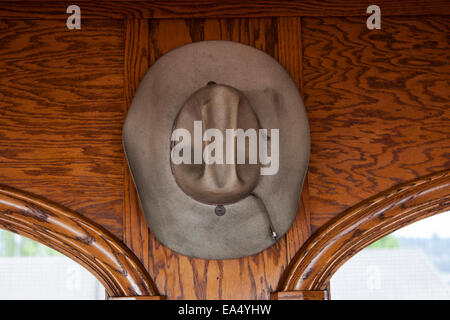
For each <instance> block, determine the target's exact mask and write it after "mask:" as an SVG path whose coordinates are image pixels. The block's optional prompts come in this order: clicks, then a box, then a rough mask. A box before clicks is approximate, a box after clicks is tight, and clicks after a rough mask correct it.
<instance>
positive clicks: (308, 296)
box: [270, 290, 327, 300]
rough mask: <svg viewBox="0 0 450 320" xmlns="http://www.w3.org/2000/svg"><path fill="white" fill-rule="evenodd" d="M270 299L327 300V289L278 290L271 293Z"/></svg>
mask: <svg viewBox="0 0 450 320" xmlns="http://www.w3.org/2000/svg"><path fill="white" fill-rule="evenodd" d="M270 300H327V291H326V290H318V291H312V290H311V291H309V290H305V291H279V292H274V293H271V294H270Z"/></svg>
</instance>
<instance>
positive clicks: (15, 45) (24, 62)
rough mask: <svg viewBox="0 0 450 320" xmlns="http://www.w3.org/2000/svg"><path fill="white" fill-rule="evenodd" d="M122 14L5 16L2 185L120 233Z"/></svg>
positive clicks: (0, 87)
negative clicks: (73, 20) (75, 24)
mask: <svg viewBox="0 0 450 320" xmlns="http://www.w3.org/2000/svg"><path fill="white" fill-rule="evenodd" d="M123 43H124V39H123V21H120V20H89V21H88V20H85V21H83V25H82V29H81V30H68V29H67V27H66V24H65V21H64V20H2V21H0V57H1V59H0V183H4V184H7V185H9V186H13V187H16V188H19V189H23V190H26V191H29V192H32V193H35V194H38V195H41V196H43V197H46V198H48V199H50V200H52V201H55V202H58V203H60V204H62V205H64V206H66V207H68V208H70V209H73V210H76V211H78V212H80V213H81V214H83V215H86V216H87V217H89V218H92V219H93V220H94V221H96V222H98V223H100V224H102V225H103V226H104V227H106V228H108V229H109V230H110V231H112V232H114V233H115V234H116V235H117V236H119V237H120V236H121V234H122V206H123V203H122V202H123V200H122V199H123V191H122V188H123V154H122V146H121V127H122V124H123V119H124V118H123Z"/></svg>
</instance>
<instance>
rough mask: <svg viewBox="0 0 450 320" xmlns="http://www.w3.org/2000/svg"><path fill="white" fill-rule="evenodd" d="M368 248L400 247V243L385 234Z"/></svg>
mask: <svg viewBox="0 0 450 320" xmlns="http://www.w3.org/2000/svg"><path fill="white" fill-rule="evenodd" d="M368 248H400V243H399V241H398V240H397V238H395V237H393V236H386V237H384V238H381V239H380V240H378V241H375V242H374V243H372V244H371V245H370V246H368Z"/></svg>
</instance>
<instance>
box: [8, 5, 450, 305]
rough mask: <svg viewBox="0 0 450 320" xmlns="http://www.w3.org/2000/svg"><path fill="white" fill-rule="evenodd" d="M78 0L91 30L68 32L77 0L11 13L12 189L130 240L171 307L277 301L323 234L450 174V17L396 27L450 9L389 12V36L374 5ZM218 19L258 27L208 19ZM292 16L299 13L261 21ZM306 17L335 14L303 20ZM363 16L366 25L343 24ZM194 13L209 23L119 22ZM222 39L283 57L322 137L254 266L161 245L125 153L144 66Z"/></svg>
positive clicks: (385, 9)
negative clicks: (344, 216)
mask: <svg viewBox="0 0 450 320" xmlns="http://www.w3.org/2000/svg"><path fill="white" fill-rule="evenodd" d="M413 2H414V3H415V5H411V3H413ZM80 3H81V8H82V29H81V30H73V31H70V30H67V28H66V26H65V19H66V18H67V16H68V15H67V14H66V13H65V8H66V7H67V3H63V4H64V5H62V3H61V2H60V3H50V4H42V3H39V2H34V3H33V4H31V3H23V2H22V3H19V4H17V5H16V4H14V5H11V3H7V4H6V3H5V2H0V18H2V19H1V20H0V75H1V78H0V182H1V183H5V184H8V185H12V186H14V187H17V188H20V189H24V190H27V191H31V192H33V193H36V194H40V195H42V196H44V197H46V198H48V199H51V200H52V201H55V202H58V203H61V204H62V205H64V206H65V207H68V208H70V209H73V210H76V211H78V212H80V213H81V214H82V215H84V216H86V217H90V218H92V219H94V220H95V221H96V222H98V223H99V224H101V225H102V226H103V227H105V228H107V229H108V230H109V231H112V232H113V233H114V234H115V235H117V236H119V237H122V233H123V239H124V241H125V243H126V244H127V245H128V246H129V247H130V248H131V249H132V250H133V251H134V252H135V253H136V255H137V256H138V257H139V258H140V259H141V261H142V263H143V264H144V266H145V267H146V268H148V270H149V272H150V274H151V276H152V277H153V278H154V279H155V281H156V285H157V287H158V289H159V290H160V291H161V293H163V294H167V295H168V297H169V298H171V299H174V298H175V299H176V298H193V299H203V298H222V299H230V298H232V299H239V298H260V299H267V298H269V296H270V292H273V291H275V290H276V286H277V283H278V280H279V278H280V274H281V273H282V272H283V271H284V270H285V269H286V267H287V263H288V262H289V261H290V260H291V259H292V258H293V257H294V255H295V253H296V251H297V250H298V249H299V248H300V247H301V246H302V244H303V243H304V242H305V241H306V239H307V238H308V237H309V235H310V234H311V232H312V231H313V230H316V229H317V228H318V227H320V226H321V225H323V224H324V223H326V222H327V221H329V220H330V219H332V218H333V217H335V216H336V215H338V214H339V213H341V212H342V211H344V210H345V209H348V208H349V207H351V206H353V205H355V204H357V203H359V202H360V201H363V200H364V199H367V198H368V197H370V196H373V195H375V194H377V193H378V192H381V191H383V190H386V189H387V188H389V187H391V186H393V185H396V184H398V183H401V182H403V181H407V180H409V179H413V178H415V177H419V176H422V175H425V174H427V173H430V172H435V171H439V170H442V169H448V168H449V167H450V163H449V156H448V155H449V148H450V143H449V141H450V133H449V125H448V123H449V118H450V115H449V112H450V111H449V110H450V104H449V96H450V94H449V91H448V90H449V82H450V76H449V74H450V71H449V55H448V52H449V51H450V50H449V43H448V38H447V37H448V33H449V18H448V17H444V16H434V17H430V16H424V17H423V16H421V17H409V18H408V17H396V18H389V17H387V16H389V15H390V14H395V15H397V14H398V15H414V14H420V15H424V14H438V13H439V14H448V4H449V2H448V1H434V2H427V4H426V5H424V2H423V1H418V2H415V1H409V2H401V3H399V2H392V1H389V2H387V1H386V2H384V1H381V2H379V3H377V4H378V5H380V6H381V8H382V29H381V30H373V31H369V30H367V28H366V25H365V23H366V18H367V15H366V14H365V8H366V3H364V5H363V2H360V3H359V4H357V5H356V6H354V5H353V4H352V5H351V6H350V5H349V3H350V2H348V1H345V3H344V2H343V1H333V2H321V1H309V2H308V1H306V2H289V6H287V5H286V3H287V2H286V1H278V2H277V4H276V8H272V9H273V10H272V9H269V8H268V7H267V5H268V4H269V2H262V1H258V2H251V3H249V4H246V5H244V6H243V7H242V6H241V8H238V6H237V5H236V3H234V2H227V3H226V4H225V3H222V4H220V5H218V4H217V3H215V4H214V3H212V2H211V1H209V2H208V1H205V2H203V4H202V7H201V10H198V8H197V11H196V12H194V10H195V9H194V8H193V7H192V4H193V3H194V2H190V1H188V2H183V5H182V4H181V3H180V2H177V3H174V2H164V3H162V2H160V3H156V2H152V3H138V2H133V3H127V4H124V3H120V4H115V5H114V6H112V7H109V9H106V6H108V3H106V2H96V3H93V2H92V3H90V4H86V6H85V3H84V2H80ZM208 3H209V4H208ZM407 3H409V5H408V4H407ZM271 4H272V5H273V3H271ZM370 4H372V3H370ZM184 5H185V6H184ZM61 6H62V7H61ZM169 6H170V8H169ZM283 6H284V7H283ZM291 6H293V7H291ZM358 6H360V7H361V8H359V7H358ZM400 7H401V8H400ZM361 9H362V12H361ZM397 9H398V10H397ZM217 15H221V16H222V17H226V16H228V17H229V16H236V17H239V16H240V17H244V16H246V17H248V16H252V17H255V18H250V19H247V18H245V19H244V18H233V19H224V18H220V19H203V18H206V17H214V16H217ZM279 15H293V16H297V17H282V18H272V17H266V18H256V17H262V16H279ZM308 15H309V16H328V17H323V18H299V17H298V16H308ZM351 15H356V16H359V17H354V18H333V17H331V16H351ZM187 16H189V17H190V18H192V17H198V18H200V17H202V18H201V19H164V20H158V19H152V20H145V19H138V20H134V19H131V20H130V19H129V20H114V19H112V18H120V19H123V18H124V17H139V18H142V17H159V18H170V17H172V18H173V17H187ZM5 17H9V18H10V19H8V20H5V19H4V18H5ZM99 17H103V18H105V19H100V20H99V19H98V18H99ZM19 18H24V19H25V20H20V19H19ZM31 18H39V19H41V18H42V19H47V18H52V19H56V18H57V20H30V19H31ZM84 18H86V19H84ZM91 18H93V19H91ZM208 39H209V40H212V39H226V40H232V41H239V42H242V43H246V44H250V45H252V46H254V47H257V48H260V49H262V50H265V51H266V52H267V53H269V54H270V55H272V56H274V57H275V58H276V59H278V60H279V61H280V63H281V64H282V65H284V66H285V67H286V68H287V70H288V71H289V72H290V74H291V76H292V77H293V79H294V80H295V81H296V83H297V84H298V86H299V88H300V90H301V91H302V92H304V94H305V105H306V107H307V110H308V115H309V118H310V124H311V129H312V130H311V133H312V136H311V138H312V152H311V164H310V171H309V174H308V181H309V183H308V184H309V186H310V190H309V193H310V196H309V195H308V188H305V189H304V192H303V194H302V201H301V202H300V209H299V213H298V215H297V220H296V221H295V223H294V226H293V228H292V229H291V230H290V231H289V232H288V234H287V235H286V237H285V238H283V239H282V240H281V241H280V242H279V243H278V244H277V246H276V247H272V248H270V249H269V250H266V251H264V252H263V253H261V254H259V255H256V256H253V257H249V258H244V259H240V260H230V261H209V262H208V261H204V260H200V259H189V258H186V257H183V256H179V255H177V254H175V253H173V252H172V251H171V250H169V249H167V248H165V247H163V246H161V245H160V244H159V243H158V242H157V240H156V239H154V237H153V236H152V235H151V234H149V231H148V229H147V226H146V224H145V221H144V219H143V216H142V214H141V212H140V209H139V205H138V200H137V196H136V193H135V191H134V187H133V185H132V181H131V179H130V176H129V173H128V169H127V167H126V164H125V161H124V155H123V151H122V145H121V127H122V125H123V120H124V116H125V113H126V110H127V107H128V105H129V103H130V101H131V99H132V97H133V94H134V90H135V89H136V86H137V85H138V83H139V81H140V79H141V77H142V75H143V74H144V73H145V71H146V68H147V67H148V66H149V65H150V64H151V63H153V62H154V61H155V60H156V59H157V58H158V57H160V56H161V55H162V54H164V53H166V52H167V51H169V50H171V49H173V48H175V47H178V46H180V45H183V44H186V43H190V42H192V41H200V40H208ZM310 198H311V201H309V199H310ZM310 208H311V211H312V215H311V216H310V212H309V210H310Z"/></svg>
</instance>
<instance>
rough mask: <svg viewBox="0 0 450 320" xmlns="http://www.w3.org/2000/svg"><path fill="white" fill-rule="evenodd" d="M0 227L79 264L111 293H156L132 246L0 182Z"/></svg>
mask: <svg viewBox="0 0 450 320" xmlns="http://www.w3.org/2000/svg"><path fill="white" fill-rule="evenodd" d="M0 227H2V228H4V229H6V230H9V231H12V232H15V233H18V234H20V235H23V236H25V237H28V238H31V239H33V240H36V241H38V242H41V243H42V244H44V245H46V246H48V247H50V248H53V249H55V250H57V251H59V252H61V253H63V254H64V255H66V256H68V257H70V258H71V259H73V260H75V261H76V262H77V263H79V264H81V265H83V266H84V267H85V268H86V269H88V270H89V271H90V272H91V273H92V274H93V275H94V276H96V277H97V279H98V280H99V281H100V282H101V283H102V284H103V286H104V287H105V289H106V291H107V293H108V294H109V295H110V296H111V297H124V296H153V295H158V293H157V290H156V288H155V286H154V284H153V282H152V280H151V278H150V276H149V275H148V273H147V271H146V270H145V268H144V267H143V266H142V264H141V263H140V262H139V260H138V258H137V257H136V256H135V255H134V254H133V253H132V252H131V250H130V249H128V248H127V247H126V246H125V245H124V244H123V243H122V242H121V241H120V240H119V239H117V238H116V237H115V236H114V235H113V234H111V233H110V232H109V231H107V230H105V229H104V228H102V227H100V226H99V225H97V224H95V223H93V222H92V221H90V220H89V219H87V218H85V217H83V216H82V215H80V214H78V213H76V212H74V211H70V210H68V209H65V208H63V207H61V206H59V205H56V204H53V203H50V202H48V201H46V200H44V199H41V198H39V197H36V196H33V195H30V194H28V193H25V192H22V191H19V190H15V189H13V188H10V187H6V186H2V185H0Z"/></svg>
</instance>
